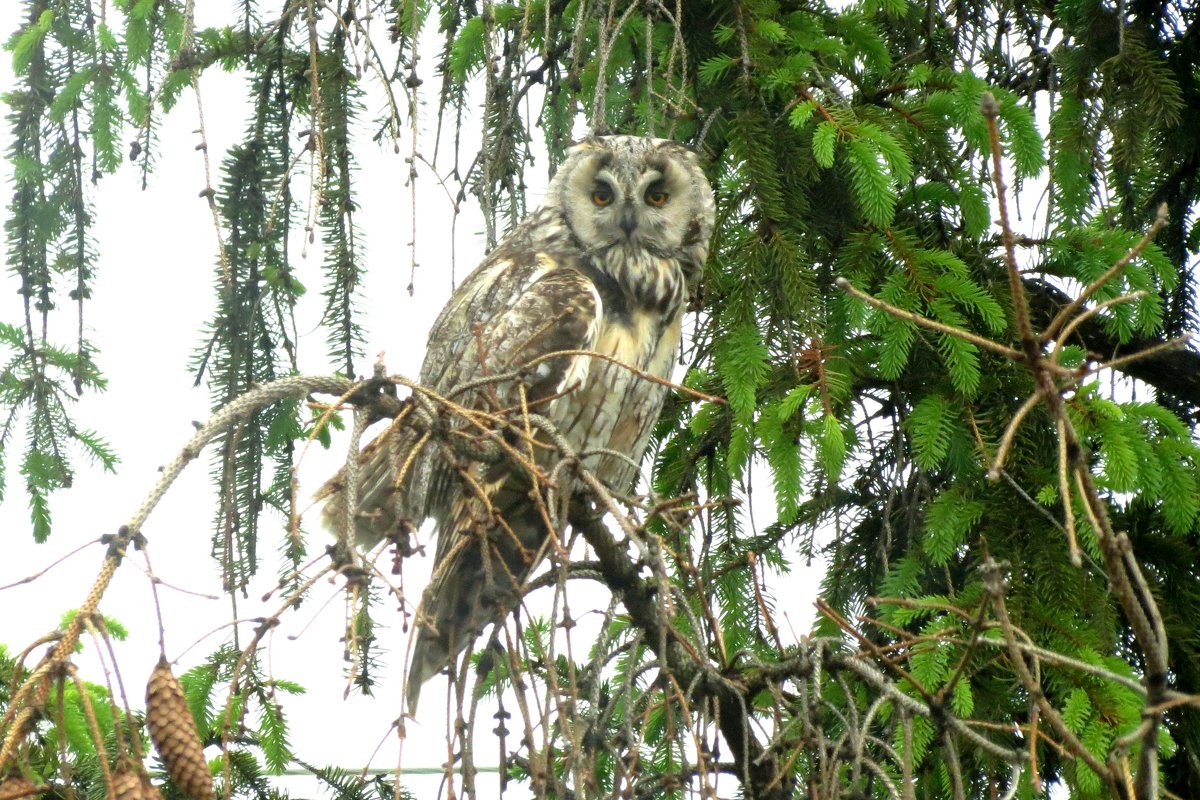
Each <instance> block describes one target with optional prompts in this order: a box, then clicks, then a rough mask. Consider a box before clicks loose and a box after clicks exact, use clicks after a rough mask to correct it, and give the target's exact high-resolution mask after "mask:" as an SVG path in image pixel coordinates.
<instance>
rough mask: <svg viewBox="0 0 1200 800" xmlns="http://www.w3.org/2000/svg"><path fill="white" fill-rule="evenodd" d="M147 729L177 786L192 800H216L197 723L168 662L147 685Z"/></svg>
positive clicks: (158, 667)
mask: <svg viewBox="0 0 1200 800" xmlns="http://www.w3.org/2000/svg"><path fill="white" fill-rule="evenodd" d="M146 727H147V728H148V729H149V730H150V740H151V741H153V742H154V747H155V749H156V750H158V754H159V756H161V757H162V760H163V765H164V766H166V768H167V774H169V775H170V776H171V780H173V781H174V782H175V785H176V786H177V787H179V789H180V790H181V791H182V792H183V793H184V794H186V795H187V796H188V797H190V798H191V799H192V800H214V794H213V782H212V773H211V772H209V771H208V762H207V761H206V760H205V759H204V746H203V745H202V744H201V743H200V734H199V733H197V732H196V721H195V720H194V719H192V712H191V710H190V709H188V704H187V700H186V699H185V698H184V696H183V687H182V686H180V685H179V681H178V680H177V679H176V678H175V675H174V673H172V672H171V665H170V664H168V663H167V660H166V659H165V658H163V659H160V660H159V662H158V666H156V667H155V668H154V671H153V672H151V673H150V682H149V683H148V684H147V685H146Z"/></svg>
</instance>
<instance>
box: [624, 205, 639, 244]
mask: <svg viewBox="0 0 1200 800" xmlns="http://www.w3.org/2000/svg"><path fill="white" fill-rule="evenodd" d="M635 228H637V218H636V217H635V216H634V214H633V209H629V210H627V211H625V212H623V213H622V214H621V230H623V231H625V238H626V239H628V238H630V237H631V236H633V231H634V229H635Z"/></svg>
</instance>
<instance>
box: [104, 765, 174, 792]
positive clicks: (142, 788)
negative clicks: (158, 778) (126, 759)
mask: <svg viewBox="0 0 1200 800" xmlns="http://www.w3.org/2000/svg"><path fill="white" fill-rule="evenodd" d="M113 793H114V794H116V800H162V795H161V794H159V793H158V789H155V788H154V785H153V784H152V783H150V779H149V778H147V777H146V773H144V772H142V771H141V770H139V769H136V768H131V767H130V766H129V765H128V764H122V765H121V766H119V767H117V770H116V772H114V773H113Z"/></svg>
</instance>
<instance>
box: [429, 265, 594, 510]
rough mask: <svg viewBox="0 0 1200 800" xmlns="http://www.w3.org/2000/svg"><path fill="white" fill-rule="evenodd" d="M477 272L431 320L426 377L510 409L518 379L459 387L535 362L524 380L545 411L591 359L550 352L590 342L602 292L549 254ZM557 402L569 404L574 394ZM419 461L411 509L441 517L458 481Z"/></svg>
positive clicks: (466, 399)
mask: <svg viewBox="0 0 1200 800" xmlns="http://www.w3.org/2000/svg"><path fill="white" fill-rule="evenodd" d="M476 276H478V280H468V281H467V282H464V284H463V286H462V288H461V289H460V291H459V292H456V293H455V298H454V299H452V300H451V302H450V303H449V304H448V305H447V306H446V309H445V310H444V311H443V312H442V314H441V316H440V317H439V318H438V320H437V322H436V323H435V324H434V326H433V329H432V331H431V333H430V337H429V348H428V351H427V353H426V356H425V363H424V365H423V366H422V368H421V383H422V384H424V385H426V386H429V387H431V388H433V389H435V390H436V391H438V392H439V393H442V394H443V395H448V396H450V399H452V400H454V401H455V402H457V403H459V404H461V405H464V406H467V407H469V408H476V409H489V410H495V409H496V407H500V408H513V407H515V406H519V404H520V402H521V397H520V393H519V392H518V391H517V382H516V381H504V382H492V383H486V384H485V385H483V386H479V387H477V388H474V389H471V390H468V391H467V392H465V393H463V394H456V390H457V389H458V388H459V387H462V386H464V385H467V384H473V383H475V382H477V381H481V380H485V379H487V378H488V377H490V376H494V375H501V374H504V373H509V372H511V371H512V370H514V369H518V368H520V367H522V366H524V365H527V364H531V363H533V364H534V367H533V368H532V369H531V370H530V371H529V372H528V373H527V374H525V375H524V377H523V380H522V381H521V382H522V383H523V384H524V389H525V399H526V402H527V403H530V404H532V405H533V406H534V410H535V411H536V410H539V409H540V410H541V411H542V412H544V411H545V407H544V405H542V401H544V400H545V399H546V398H550V397H554V396H555V395H557V394H558V393H560V392H563V391H566V390H567V389H569V388H570V385H571V384H572V383H573V382H574V381H575V380H576V379H577V378H578V377H580V375H581V373H582V371H584V370H586V369H587V365H588V361H589V360H588V359H587V358H581V357H580V356H573V355H564V356H557V357H554V358H545V357H546V356H548V355H549V354H551V353H556V352H560V351H568V350H590V349H592V348H593V346H594V345H595V340H596V331H597V329H598V322H599V316H600V314H601V313H602V311H603V308H602V304H601V301H600V295H599V293H598V292H597V290H596V287H595V285H594V284H593V283H592V282H591V280H590V279H588V277H587V276H586V275H584V274H583V273H582V272H580V271H578V270H576V269H574V268H572V267H571V266H569V265H562V264H560V263H559V261H558V260H557V259H556V258H555V257H554V256H552V255H550V254H546V253H538V254H536V255H534V256H532V257H526V256H523V257H520V258H519V259H510V258H501V259H498V260H497V261H495V262H494V263H485V264H484V265H483V267H481V269H480V270H478V271H477V272H476V273H475V275H473V276H472V278H475V277H476ZM552 402H569V395H568V396H567V397H564V398H558V399H556V400H553V401H552ZM422 466H423V469H422V470H420V471H418V473H417V475H416V478H415V480H414V482H413V484H412V492H413V494H414V495H415V496H413V498H412V500H413V507H414V509H416V510H418V512H419V513H420V515H421V516H423V517H424V516H432V517H435V518H437V519H439V520H440V519H442V518H443V517H444V516H445V514H446V511H447V508H448V506H447V504H448V502H449V499H450V495H451V494H452V492H453V483H454V480H455V479H454V478H453V476H452V474H451V472H450V470H449V468H448V467H447V466H446V464H445V462H444V461H443V460H442V459H440V458H437V457H432V458H429V459H426V460H424V461H423V462H422ZM422 500H423V501H424V506H423V507H421V506H420V502H421V501H422Z"/></svg>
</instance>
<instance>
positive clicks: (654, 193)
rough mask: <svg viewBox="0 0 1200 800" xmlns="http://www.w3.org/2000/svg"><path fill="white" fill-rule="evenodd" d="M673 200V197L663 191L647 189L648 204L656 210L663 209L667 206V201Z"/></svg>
mask: <svg viewBox="0 0 1200 800" xmlns="http://www.w3.org/2000/svg"><path fill="white" fill-rule="evenodd" d="M669 199H671V195H669V194H667V193H666V192H664V191H663V190H662V189H647V190H646V202H647V203H648V204H650V205H652V206H654V207H655V208H662V207H663V206H665V205H666V204H667V200H669Z"/></svg>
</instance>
